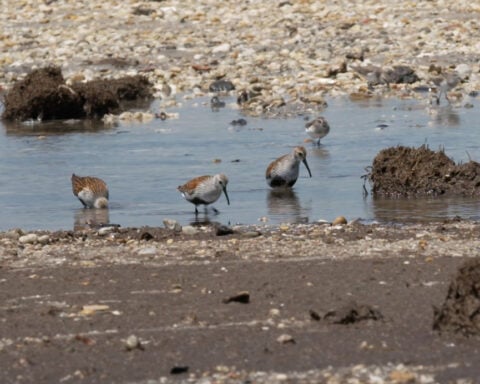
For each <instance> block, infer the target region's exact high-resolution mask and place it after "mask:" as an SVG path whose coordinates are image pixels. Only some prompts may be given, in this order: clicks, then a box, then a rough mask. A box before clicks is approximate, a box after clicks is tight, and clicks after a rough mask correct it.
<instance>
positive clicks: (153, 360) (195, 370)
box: [0, 220, 480, 383]
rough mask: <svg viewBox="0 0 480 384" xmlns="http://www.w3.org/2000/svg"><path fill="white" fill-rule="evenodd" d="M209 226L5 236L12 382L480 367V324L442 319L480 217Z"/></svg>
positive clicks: (354, 378) (460, 373) (413, 374)
mask: <svg viewBox="0 0 480 384" xmlns="http://www.w3.org/2000/svg"><path fill="white" fill-rule="evenodd" d="M197 229H198V232H196V233H195V234H192V235H188V234H184V233H175V232H174V231H172V230H168V229H164V228H124V229H122V228H112V229H110V230H108V231H105V230H103V231H101V232H98V231H77V232H72V231H67V232H37V233H28V234H27V233H22V232H21V231H18V230H14V231H9V232H5V233H2V234H0V242H1V247H0V252H1V253H0V255H1V256H0V260H1V267H0V274H1V275H0V281H1V284H2V296H3V298H4V299H3V300H2V307H1V311H0V319H1V323H2V338H1V340H0V362H1V365H2V367H6V368H4V369H3V370H2V372H1V374H0V381H2V382H4V383H14V382H15V383H22V382H35V383H51V382H89V383H100V382H115V383H163V382H175V381H178V380H182V381H184V382H203V383H213V382H215V383H219V382H229V383H245V382H255V383H257V382H258V383H281V382H302V383H344V382H347V380H350V381H348V382H355V383H357V382H358V383H360V382H361V383H373V382H376V383H377V382H385V383H447V382H449V383H475V382H477V379H478V377H480V368H479V367H480V365H479V364H478V363H479V362H480V348H479V346H478V337H479V336H475V335H473V336H471V337H466V336H464V335H461V334H457V333H451V332H438V331H435V330H433V322H434V307H436V308H439V307H440V306H441V305H442V303H443V302H444V301H445V298H446V295H447V291H448V288H449V285H450V283H451V281H452V279H453V277H454V276H455V274H456V273H457V270H458V268H459V267H460V266H461V265H463V263H464V262H465V261H467V260H472V259H474V258H475V257H477V256H478V252H479V249H480V237H479V234H480V224H478V223H475V222H466V221H461V220H458V221H456V220H454V221H450V222H446V223H437V224H431V225H407V226H381V225H368V226H366V225H362V224H358V223H351V224H348V225H338V226H331V225H329V224H310V225H282V226H280V227H238V228H234V229H235V231H234V233H233V234H230V235H226V236H217V235H216V231H215V230H214V229H213V228H212V227H200V228H197ZM59 361H61V364H60V363H59Z"/></svg>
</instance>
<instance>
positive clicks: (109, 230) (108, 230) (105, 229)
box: [97, 227, 117, 236]
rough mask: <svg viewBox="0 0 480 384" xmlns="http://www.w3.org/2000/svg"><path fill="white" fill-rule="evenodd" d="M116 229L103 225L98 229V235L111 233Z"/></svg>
mask: <svg viewBox="0 0 480 384" xmlns="http://www.w3.org/2000/svg"><path fill="white" fill-rule="evenodd" d="M116 230H117V228H116V227H102V228H100V229H99V230H98V231H97V233H98V236H106V235H108V234H109V233H112V232H115V231H116Z"/></svg>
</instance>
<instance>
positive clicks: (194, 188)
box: [177, 173, 230, 215]
mask: <svg viewBox="0 0 480 384" xmlns="http://www.w3.org/2000/svg"><path fill="white" fill-rule="evenodd" d="M227 184H228V178H227V176H225V175H224V174H223V173H219V174H217V175H213V176H210V175H206V176H199V177H196V178H194V179H192V180H190V181H187V182H186V183H185V184H183V185H180V186H178V187H177V189H178V190H179V191H180V193H181V194H182V195H183V197H184V198H185V199H186V200H187V201H189V202H190V203H192V204H195V214H196V215H198V208H197V206H198V205H200V204H203V205H205V210H206V209H207V205H209V204H212V203H214V202H215V201H217V200H218V198H219V197H220V195H221V194H222V191H223V193H224V194H225V197H226V198H227V203H228V205H230V199H229V198H228V193H227ZM213 211H214V212H215V213H218V210H217V209H215V208H213Z"/></svg>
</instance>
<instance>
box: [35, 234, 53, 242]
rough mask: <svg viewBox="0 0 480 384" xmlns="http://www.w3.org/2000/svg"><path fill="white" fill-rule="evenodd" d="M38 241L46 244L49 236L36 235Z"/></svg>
mask: <svg viewBox="0 0 480 384" xmlns="http://www.w3.org/2000/svg"><path fill="white" fill-rule="evenodd" d="M38 242H39V243H40V244H48V243H49V242H50V236H48V235H42V236H39V237H38Z"/></svg>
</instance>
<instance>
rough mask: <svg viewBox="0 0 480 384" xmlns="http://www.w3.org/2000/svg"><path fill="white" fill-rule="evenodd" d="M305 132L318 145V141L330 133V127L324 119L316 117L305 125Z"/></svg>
mask: <svg viewBox="0 0 480 384" xmlns="http://www.w3.org/2000/svg"><path fill="white" fill-rule="evenodd" d="M305 132H307V133H308V135H309V136H310V137H311V138H312V139H314V140H316V144H317V145H320V139H321V138H323V137H325V136H327V134H328V132H330V125H328V122H327V120H326V119H325V118H324V117H317V118H316V119H313V120H312V121H309V122H308V123H307V124H305Z"/></svg>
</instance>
